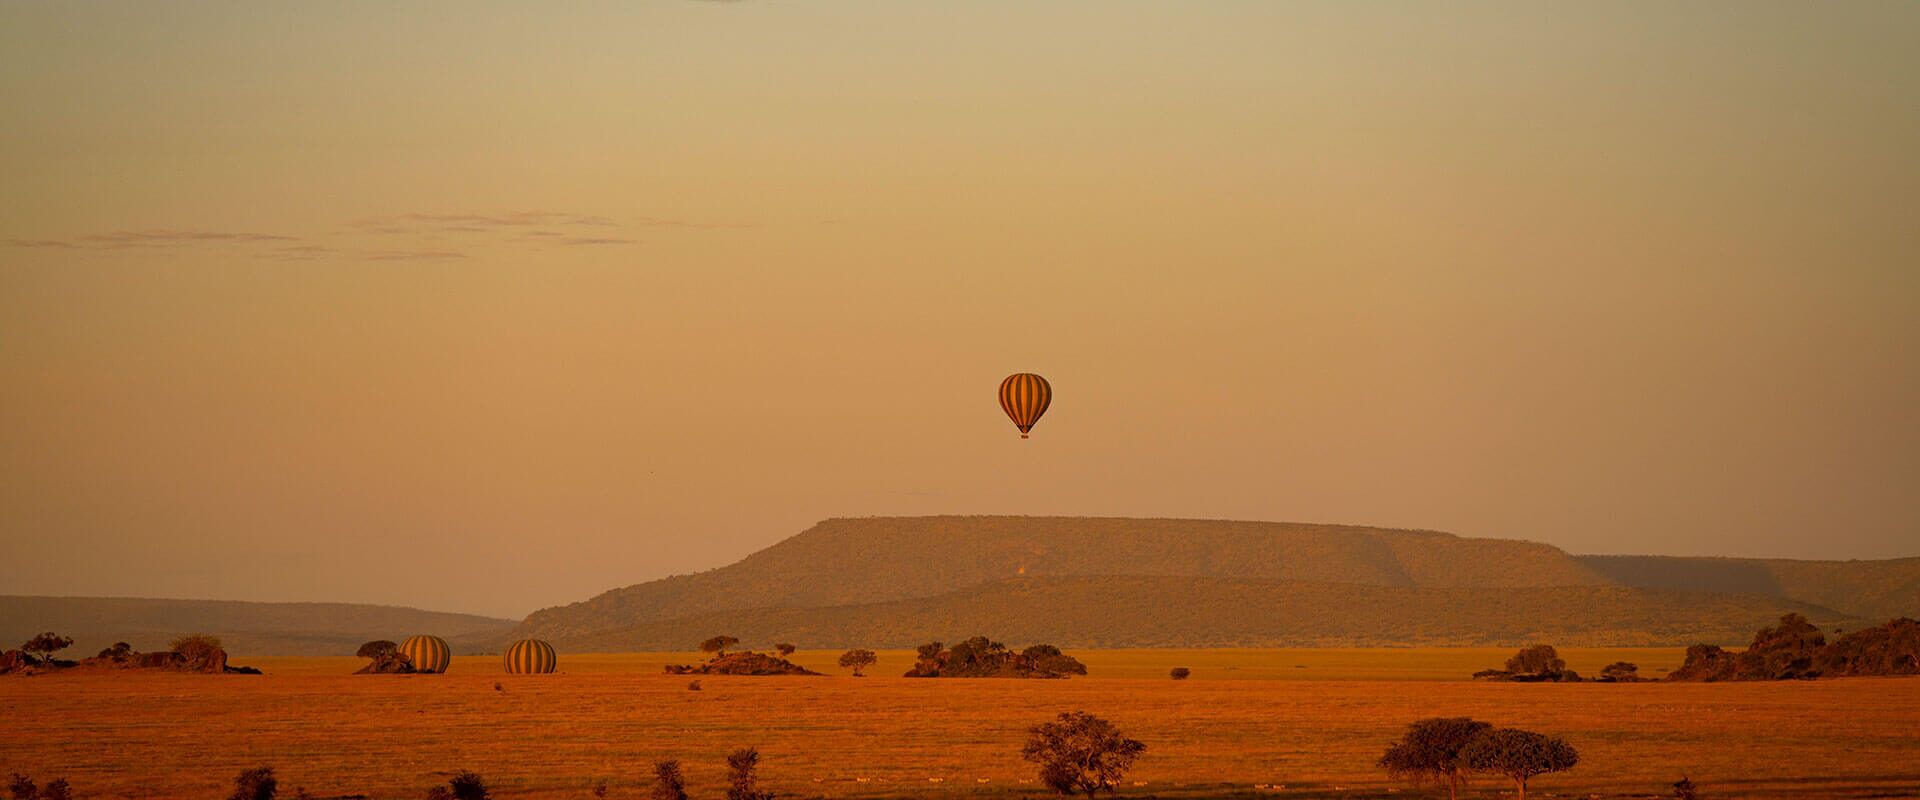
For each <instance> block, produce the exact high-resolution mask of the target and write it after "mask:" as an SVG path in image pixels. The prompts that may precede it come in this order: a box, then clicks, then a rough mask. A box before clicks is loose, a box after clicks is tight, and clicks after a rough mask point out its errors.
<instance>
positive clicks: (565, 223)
mask: <svg viewBox="0 0 1920 800" xmlns="http://www.w3.org/2000/svg"><path fill="white" fill-rule="evenodd" d="M349 225H350V226H351V227H353V228H355V229H357V230H360V231H363V232H366V233H390V234H403V233H422V232H435V233H491V232H494V231H500V230H513V229H517V228H535V227H539V228H546V227H595V228H612V227H618V226H619V223H617V222H614V221H613V220H612V219H610V218H607V217H602V216H596V215H593V214H575V213H571V212H562V211H512V212H507V213H503V214H427V213H412V214H395V215H392V216H386V217H367V218H364V219H359V220H355V221H353V222H351V223H349Z"/></svg>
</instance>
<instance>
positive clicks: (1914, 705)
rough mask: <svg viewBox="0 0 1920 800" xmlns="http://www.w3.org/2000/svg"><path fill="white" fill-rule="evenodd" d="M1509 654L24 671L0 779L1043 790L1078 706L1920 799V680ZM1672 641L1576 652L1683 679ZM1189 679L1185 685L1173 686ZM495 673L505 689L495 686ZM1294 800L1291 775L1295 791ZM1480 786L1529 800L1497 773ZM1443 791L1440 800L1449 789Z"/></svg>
mask: <svg viewBox="0 0 1920 800" xmlns="http://www.w3.org/2000/svg"><path fill="white" fill-rule="evenodd" d="M1508 653H1509V651H1507V650H1502V649H1477V648H1460V649H1454V648H1435V649H1411V648H1410V649H1380V650H1366V649H1334V650H1112V651H1083V652H1080V653H1078V654H1077V655H1079V656H1080V657H1081V658H1082V660H1084V661H1085V662H1086V663H1087V664H1088V667H1089V669H1090V671H1091V673H1092V674H1091V675H1090V676H1088V677H1085V678H1074V679H1071V680H1064V681H1021V680H992V679H979V680H954V679H943V680H912V679H904V678H898V677H891V676H897V675H899V674H900V672H902V671H904V670H905V669H906V666H907V664H908V662H910V661H911V658H912V654H911V653H909V652H906V651H887V652H883V653H882V654H881V661H880V663H879V664H877V665H875V666H874V667H873V668H871V669H870V670H869V675H870V677H867V678H861V679H856V678H852V677H849V676H847V675H846V674H845V671H844V670H840V669H839V668H838V667H837V666H836V665H834V660H835V658H836V656H837V653H829V652H825V651H820V652H802V653H800V654H798V655H797V656H796V660H798V661H799V662H800V663H802V664H804V665H807V666H810V667H813V668H815V669H821V670H822V671H828V672H830V673H832V674H830V675H829V676H827V677H818V678H812V677H763V678H750V677H727V676H717V677H704V678H702V679H701V683H702V686H703V690H702V691H699V692H693V691H688V689H687V683H688V680H689V679H688V678H686V677H681V676H670V675H664V674H661V672H660V668H661V666H663V665H665V664H668V663H689V662H691V661H692V660H693V659H694V658H695V656H694V655H693V654H662V653H642V654H618V655H600V654H575V655H563V656H562V660H561V668H562V670H563V671H562V672H561V673H558V674H554V675H547V676H509V675H504V674H502V672H501V669H500V665H499V660H498V658H497V657H488V656H471V657H460V658H458V659H456V660H455V663H454V666H453V668H452V670H451V671H450V672H449V673H448V674H446V675H439V676H355V675H350V674H347V673H350V672H351V671H352V670H353V669H355V668H356V667H357V666H358V664H360V663H362V662H360V661H359V660H358V659H352V658H254V659H247V658H239V659H236V661H237V662H238V663H242V664H250V665H255V666H259V667H261V668H262V669H264V670H266V672H267V674H266V675H264V676H258V677H253V676H238V675H235V676H198V675H171V674H131V673H121V674H97V673H96V674H66V675H42V676H34V677H29V678H12V679H5V680H0V708H4V709H5V712H6V713H5V717H6V719H7V720H8V723H9V725H8V727H9V729H10V730H9V732H8V733H7V735H6V736H5V737H4V738H3V739H0V772H5V771H8V770H12V771H18V772H23V773H27V774H31V775H35V776H37V777H40V778H42V779H43V780H45V779H51V778H53V777H65V778H67V779H68V780H70V781H72V782H73V784H74V786H75V788H76V790H77V791H78V792H79V795H80V796H81V797H102V798H106V797H125V798H133V797H166V798H172V797H179V798H219V797H223V796H225V794H226V791H227V787H228V785H229V782H230V781H231V779H232V777H233V775H234V774H236V773H238V772H239V771H241V770H242V769H246V768H249V767H254V766H259V765H271V766H273V767H274V768H275V769H276V771H277V772H278V773H279V776H280V778H281V780H282V783H283V785H284V786H287V787H289V790H290V787H293V786H304V787H306V788H307V789H308V790H309V791H311V792H313V793H314V794H315V795H316V796H320V797H338V796H352V795H359V796H366V797H370V798H381V799H382V800H384V799H385V798H409V799H410V798H419V797H422V796H424V794H425V792H426V789H427V788H428V787H429V786H432V785H434V784H436V783H440V782H443V781H445V780H446V778H447V777H448V775H449V774H450V773H452V772H455V771H459V770H473V771H476V772H479V773H480V774H482V775H484V776H485V777H486V779H487V780H488V782H489V784H491V785H492V786H493V787H494V789H495V796H496V797H500V798H529V799H538V800H546V799H547V798H588V797H591V796H592V794H591V790H592V788H593V787H594V786H595V785H596V784H599V783H602V782H604V783H605V784H606V785H607V786H608V789H609V792H608V796H609V797H615V798H638V797H645V796H646V790H647V785H648V778H649V774H650V768H651V764H652V762H653V761H654V760H656V759H661V758H677V759H680V760H681V761H682V762H683V763H684V765H685V767H686V770H687V773H688V777H689V780H690V783H691V786H692V788H693V790H694V796H695V797H703V796H704V797H718V796H720V794H721V792H722V791H723V787H724V783H723V777H722V775H723V768H722V764H721V760H722V758H723V757H724V755H725V754H726V753H727V752H728V751H729V750H732V749H733V748H736V747H746V746H752V747H757V748H759V749H760V751H761V753H762V764H763V768H762V779H763V782H764V784H765V785H766V787H767V788H770V789H772V790H774V791H777V792H780V793H782V794H783V795H791V796H801V797H993V796H1029V795H1032V796H1037V795H1040V794H1041V792H1040V790H1039V788H1038V787H1037V786H1036V785H1035V784H1034V783H1032V782H1031V780H1032V776H1033V770H1032V768H1031V765H1029V764H1027V763H1025V762H1023V761H1021V760H1020V758H1019V746H1020V742H1021V741H1022V739H1023V738H1024V730H1025V728H1027V727H1028V726H1030V725H1032V724H1034V723H1037V722H1040V721H1043V720H1045V719H1047V718H1049V717H1051V716H1052V715H1053V714H1055V713H1057V712H1060V711H1068V710H1076V709H1084V710H1088V711H1092V712H1094V713H1096V714H1099V715H1101V716H1104V717H1107V718H1108V719H1111V720H1113V721H1114V722H1115V723H1117V724H1119V725H1120V726H1121V727H1122V728H1123V729H1125V730H1126V731H1127V732H1128V733H1129V734H1130V735H1132V736H1134V737H1136V738H1139V739H1141V740H1142V741H1144V742H1146V743H1147V745H1148V750H1147V752H1146V755H1145V756H1144V757H1142V759H1141V760H1140V761H1139V763H1138V764H1137V765H1136V767H1135V770H1134V772H1133V774H1132V775H1131V776H1130V778H1129V784H1132V783H1133V782H1136V781H1137V782H1139V784H1140V785H1128V786H1126V787H1124V791H1123V792H1122V794H1123V796H1137V797H1146V796H1162V797H1221V796H1248V797H1252V796H1280V797H1386V796H1394V797H1419V796H1434V795H1431V794H1428V793H1423V792H1421V791H1415V790H1411V789H1407V788H1405V787H1402V786H1401V785H1399V784H1396V783H1393V782H1391V781H1389V780H1387V779H1386V777H1385V776H1384V775H1382V774H1380V773H1379V772H1378V771H1377V770H1376V769H1375V768H1374V767H1373V760H1374V758H1375V757H1377V756H1378V755H1379V752H1380V750H1381V749H1382V748H1383V747H1384V746H1385V745H1386V744H1387V743H1388V742H1389V741H1391V740H1392V739H1393V738H1394V737H1395V736H1396V735H1397V734H1398V732H1399V730H1400V728H1401V727H1402V726H1404V725H1405V724H1406V723H1408V722H1410V721H1412V720H1415V719H1419V718H1421V717H1428V716H1436V715H1449V716H1450V715H1468V716H1473V717H1477V718H1480V719H1483V720H1487V721H1490V722H1493V723H1496V724H1501V725H1516V726H1520V727H1525V728H1529V729H1533V730H1539V731H1543V732H1548V733H1554V734H1558V735H1561V736H1564V737H1566V738H1567V739H1568V740H1569V741H1570V742H1572V743H1573V744H1574V745H1575V746H1576V747H1578V748H1579V749H1580V752H1581V756H1582V761H1581V764H1580V766H1579V767H1578V768H1576V769H1575V770H1573V771H1572V772H1570V773H1566V774H1563V775H1551V776H1544V777H1541V778H1538V779H1536V781H1535V783H1534V788H1535V789H1536V791H1537V792H1538V793H1539V794H1540V796H1562V797H1567V796H1575V797H1590V796H1601V797H1651V796H1668V795H1670V788H1669V787H1670V785H1671V784H1672V782H1673V781H1675V780H1677V779H1678V778H1679V777H1680V776H1682V775H1689V776H1691V777H1692V778H1693V779H1694V780H1695V781H1696V782H1698V783H1699V784H1701V785H1702V786H1703V787H1705V789H1706V790H1707V794H1706V795H1705V796H1708V797H1716V798H1718V797H1867V796H1877V797H1909V796H1920V680H1914V679H1899V678H1888V679H1849V680H1833V681H1814V682H1791V683H1740V684H1658V683H1643V684H1622V685H1606V684H1569V685H1547V684H1489V683H1476V682H1473V681H1470V680H1464V679H1463V678H1464V677H1465V676H1466V675H1467V674H1469V673H1471V672H1472V671H1473V670H1475V669H1480V668H1483V667H1489V666H1497V665H1498V664H1499V663H1500V662H1501V661H1502V660H1503V659H1504V658H1505V656H1506V655H1507V654H1508ZM1680 653H1681V651H1679V650H1677V649H1672V648H1612V649H1569V650H1567V651H1564V652H1563V655H1565V656H1567V657H1568V660H1569V662H1570V664H1571V666H1573V667H1574V668H1575V669H1578V670H1580V671H1582V672H1585V673H1592V672H1595V671H1597V669H1598V667H1599V666H1601V665H1602V664H1605V663H1607V662H1610V661H1613V660H1616V659H1625V660H1629V661H1635V662H1636V663H1639V664H1640V665H1641V667H1642V670H1643V672H1646V673H1649V674H1659V673H1660V672H1662V671H1664V670H1665V669H1666V668H1670V667H1671V666H1673V665H1676V664H1677V663H1678V662H1679V659H1680ZM1174 666H1186V667H1190V668H1191V669H1193V673H1194V676H1193V678H1192V679H1190V680H1187V681H1173V680H1169V679H1168V678H1167V677H1166V674H1167V670H1168V669H1170V668H1172V667H1174ZM496 684H497V685H498V688H496ZM1276 787H1282V788H1276ZM1473 788H1474V791H1475V793H1476V796H1486V797H1493V796H1497V795H1498V793H1499V792H1501V791H1503V790H1505V789H1506V788H1507V787H1506V786H1505V785H1504V784H1502V783H1499V782H1497V781H1493V780H1480V781H1477V782H1476V783H1475V785H1474V787H1473ZM1439 796H1443V795H1439Z"/></svg>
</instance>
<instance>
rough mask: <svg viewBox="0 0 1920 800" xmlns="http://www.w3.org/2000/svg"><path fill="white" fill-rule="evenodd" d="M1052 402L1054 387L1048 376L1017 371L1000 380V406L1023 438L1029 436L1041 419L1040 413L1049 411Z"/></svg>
mask: <svg viewBox="0 0 1920 800" xmlns="http://www.w3.org/2000/svg"><path fill="white" fill-rule="evenodd" d="M1051 402H1053V387H1052V386H1051V385H1049V384H1048V383H1047V379H1046V378H1042V377H1040V376H1038V375H1035V374H1033V373H1031V372H1017V373H1014V374H1012V375H1008V376H1007V379H1006V380H1004V381H1001V382H1000V408H1001V409H1002V410H1004V411H1006V412H1007V417H1008V418H1009V419H1012V420H1013V424H1014V426H1015V427H1017V428H1019V429H1020V438H1022V439H1025V438H1027V432H1028V431H1030V430H1033V424H1034V423H1036V422H1039V421H1040V415H1041V414H1045V413H1047V404H1048V403H1051Z"/></svg>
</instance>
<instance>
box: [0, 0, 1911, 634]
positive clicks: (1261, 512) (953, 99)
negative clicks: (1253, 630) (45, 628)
mask: <svg viewBox="0 0 1920 800" xmlns="http://www.w3.org/2000/svg"><path fill="white" fill-rule="evenodd" d="M1916 41H1920V6H1915V5H1913V4H1904V3H1885V4H1876V3H1847V4H1841V5H1837V6H1836V5H1826V6H1817V7H1816V6H1810V5H1805V4H1798V3H1779V4H1767V3H1731V4H1724V5H1717V4H1706V3H1702V4H1686V5H1682V6H1678V7H1674V6H1672V5H1671V4H1666V3H1610V4H1604V5H1603V6H1602V7H1599V8H1588V9H1581V8H1575V7H1569V6H1556V7H1553V8H1546V7H1542V6H1539V5H1537V4H1528V3H1509V4H1491V5H1450V6H1447V7H1444V8H1443V7H1439V6H1432V7H1426V6H1415V7H1406V6H1386V5H1379V6H1366V5H1355V4H1349V3H1344V2H1340V3H1333V2H1329V3H1322V4H1270V3H1227V2H1219V3H1129V2H1089V3H1077V4H1040V5H1038V6H1037V7H1036V6H1035V5H1034V4H1026V3H986V2H978V3H976V2H969V3H947V4H934V3H894V2H867V3H827V2H805V1H804V0H780V1H775V2H763V1H762V0H747V1H746V2H727V3H712V2H658V3H646V4H634V5H633V7H627V6H625V5H622V4H572V7H570V8H565V9H558V10H556V9H548V8H536V7H535V6H533V5H531V4H529V5H505V4H445V5H438V4H413V5H408V6H406V7H404V8H400V9H393V8H388V7H386V6H385V5H383V4H372V3H369V4H353V3H332V4H310V5H307V6H304V7H294V6H291V5H286V4H269V5H253V4H198V3H169V4H164V5H161V4H140V3H57V4H54V3H48V4H9V5H6V6H5V7H3V8H0V109H4V111H0V113H3V114H4V115H5V119H6V124H5V125H0V592H11V593H50V594H53V593H59V594H65V593H72V594H122V595H152V596H174V597H211V598H230V599H271V600H286V599H326V600H353V601H372V602H385V603H396V604H405V605H414V606H422V607H429V608H438V609H450V610H471V611H480V612H487V613H494V614H500V615H512V616H518V615H520V614H523V613H525V612H527V611H529V610H532V609H533V608H536V607H539V606H542V605H549V604H555V603H562V602H568V601H572V600H577V599H582V598H584V597H587V596H589V595H591V594H593V593H596V592H598V591H600V590H602V589H605V588H608V587H611V586H615V585H622V584H626V583H632V582H636V581H639V580H643V579H647V578H652V577H656V576H660V575H664V574H668V573H672V572H684V571H691V570H697V569H705V568H709V567H713V566H717V565H720V564H722V563H725V562H728V561H731V560H733V559H735V558H737V557H739V556H741V555H744V554H746V553H748V552H751V551H752V550H755V549H758V548H760V547H762V546H765V545H767V544H769V543H772V542H774V541H776V540H778V539H780V538H783V537H785V536H788V535H790V534H792V533H794V532H797V531H798V530H800V529H801V528H803V527H805V526H806V525H807V524H809V523H811V522H812V521H814V520H816V519H819V518H822V517H827V516H847V515H867V514H920V513H1031V514H1095V515H1156V516H1194V517H1233V518H1250V519H1269V520H1298V521H1330V522H1351V523H1361V524H1377V525H1392V526H1409V527H1425V528H1437V529H1443V530H1450V531H1455V532H1459V533H1465V534H1473V535H1487V536H1501V537H1519V538H1528V539H1537V540H1541V541H1546V542H1551V543H1554V544H1557V545H1560V546H1562V547H1565V548H1568V549H1570V550H1573V551H1576V552H1618V553H1675V554H1727V555H1770V556H1799V557H1829V558H1845V557H1889V556H1902V555H1917V554H1920V499H1916V497H1917V493H1916V492H1915V491H1914V487H1916V486H1920V415H1917V414H1916V412H1915V409H1916V408H1920V358H1916V357H1915V355H1914V353H1915V350H1916V345H1920V269H1917V268H1916V265H1920V225H1916V224H1915V220H1916V219H1920V208H1916V203H1920V200H1917V199H1916V198H1920V148H1917V147H1916V146H1915V143H1916V142H1920V47H1915V46H1914V43H1915V42H1916ZM1027 370H1030V371H1034V372H1039V373H1041V374H1044V375H1046V376H1047V377H1048V378H1050V379H1051V380H1052V382H1053V386H1054V390H1055V401H1054V406H1053V409H1052V410H1051V411H1050V412H1049V413H1048V415H1047V417H1046V418H1045V419H1044V420H1043V421H1042V422H1041V423H1040V424H1039V426H1038V427H1036V428H1035V432H1034V438H1033V439H1032V440H1029V441H1025V442H1023V441H1021V440H1020V439H1019V437H1018V435H1017V434H1016V433H1015V432H1014V430H1013V427H1012V425H1011V424H1010V423H1008V422H1007V421H1006V420H1005V418H1004V417H1003V416H1002V415H1001V412H1000V409H999V408H998V406H997V403H996V401H995V398H994V390H995V388H996V386H997V385H998V383H999V381H1000V379H1001V378H1002V377H1003V376H1005V375H1006V374H1008V373H1010V372H1015V371H1027Z"/></svg>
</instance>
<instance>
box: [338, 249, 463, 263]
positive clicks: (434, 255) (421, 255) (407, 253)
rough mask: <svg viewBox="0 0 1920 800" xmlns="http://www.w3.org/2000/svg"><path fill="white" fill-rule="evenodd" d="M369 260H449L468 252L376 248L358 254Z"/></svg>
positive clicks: (461, 256)
mask: <svg viewBox="0 0 1920 800" xmlns="http://www.w3.org/2000/svg"><path fill="white" fill-rule="evenodd" d="M356 255H357V256H358V257H359V258H363V259H366V260H368V261H448V260H451V259H457V258H466V257H467V254H466V253H461V252H458V251H454V250H374V251H371V252H365V253H358V254H356Z"/></svg>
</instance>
